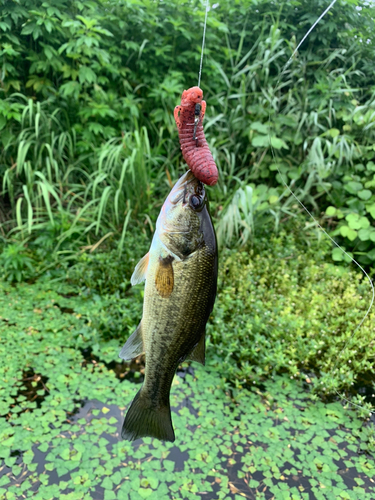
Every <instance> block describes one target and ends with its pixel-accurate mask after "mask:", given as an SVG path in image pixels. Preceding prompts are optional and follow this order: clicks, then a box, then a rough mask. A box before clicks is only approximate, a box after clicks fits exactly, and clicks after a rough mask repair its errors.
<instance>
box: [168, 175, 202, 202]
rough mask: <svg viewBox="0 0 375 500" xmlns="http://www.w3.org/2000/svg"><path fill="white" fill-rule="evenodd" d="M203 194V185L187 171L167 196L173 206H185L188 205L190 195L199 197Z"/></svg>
mask: <svg viewBox="0 0 375 500" xmlns="http://www.w3.org/2000/svg"><path fill="white" fill-rule="evenodd" d="M203 192H204V188H203V184H202V183H201V182H200V181H199V180H198V179H197V178H196V177H195V175H194V174H193V172H192V171H191V170H188V171H187V172H186V173H185V174H184V175H183V176H182V177H180V178H179V180H178V181H177V182H176V184H175V185H174V187H173V189H172V191H171V193H170V195H169V201H170V202H171V203H172V204H173V205H177V203H182V205H184V206H185V205H186V204H188V201H189V196H190V195H191V194H197V195H201V194H202V193H203Z"/></svg>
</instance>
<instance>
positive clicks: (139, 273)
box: [130, 252, 150, 286]
mask: <svg viewBox="0 0 375 500" xmlns="http://www.w3.org/2000/svg"><path fill="white" fill-rule="evenodd" d="M149 257H150V252H147V253H146V255H145V256H144V257H142V259H141V260H140V261H139V262H138V264H137V265H136V266H135V269H134V272H133V274H132V277H131V278H130V282H131V284H132V286H134V285H139V283H142V281H144V280H145V279H146V273H147V268H148V261H149Z"/></svg>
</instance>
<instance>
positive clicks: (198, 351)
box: [186, 333, 206, 366]
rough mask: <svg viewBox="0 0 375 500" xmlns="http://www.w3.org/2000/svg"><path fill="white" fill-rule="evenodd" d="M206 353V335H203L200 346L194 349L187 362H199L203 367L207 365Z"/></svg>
mask: <svg viewBox="0 0 375 500" xmlns="http://www.w3.org/2000/svg"><path fill="white" fill-rule="evenodd" d="M205 353H206V334H205V333H203V334H202V336H201V338H200V340H199V342H198V344H197V345H196V346H195V347H194V349H193V350H192V351H191V353H190V354H189V355H188V356H187V357H186V360H189V359H190V360H191V361H197V363H201V364H202V365H203V366H204V365H205V359H206V358H205Z"/></svg>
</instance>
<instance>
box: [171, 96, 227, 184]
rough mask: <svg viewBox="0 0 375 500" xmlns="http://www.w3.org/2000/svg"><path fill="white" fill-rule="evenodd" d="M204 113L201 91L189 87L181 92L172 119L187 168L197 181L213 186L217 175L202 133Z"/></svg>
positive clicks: (204, 102)
mask: <svg viewBox="0 0 375 500" xmlns="http://www.w3.org/2000/svg"><path fill="white" fill-rule="evenodd" d="M205 111H206V101H203V92H202V90H201V89H200V88H199V87H191V88H190V89H188V90H184V91H183V93H182V97H181V104H180V105H179V106H176V107H175V109H174V119H175V120H176V125H177V128H178V135H179V139H180V145H181V150H182V155H183V157H184V159H185V161H186V163H187V165H188V167H189V168H190V170H191V171H192V172H193V174H194V175H195V177H196V178H197V179H198V180H200V181H201V182H203V183H204V184H207V185H208V186H213V185H214V184H216V183H217V180H218V177H219V174H218V171H217V167H216V163H215V160H214V159H213V156H212V154H211V151H210V148H209V147H208V144H207V141H206V138H205V136H204V132H203V118H204V114H205Z"/></svg>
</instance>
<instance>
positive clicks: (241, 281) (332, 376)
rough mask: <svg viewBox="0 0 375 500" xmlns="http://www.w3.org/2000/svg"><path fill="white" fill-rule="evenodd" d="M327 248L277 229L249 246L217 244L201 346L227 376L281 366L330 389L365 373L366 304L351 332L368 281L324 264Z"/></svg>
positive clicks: (370, 338)
mask: <svg viewBox="0 0 375 500" xmlns="http://www.w3.org/2000/svg"><path fill="white" fill-rule="evenodd" d="M299 229H300V231H301V233H302V232H303V229H302V228H299ZM310 239H311V238H310ZM328 248H329V245H328V244H326V243H324V244H321V245H320V246H318V245H317V244H316V243H315V244H313V245H311V246H308V245H307V244H306V243H304V241H303V235H302V237H293V236H292V235H291V234H289V235H287V234H285V233H284V232H281V233H280V235H279V236H271V237H268V238H263V239H262V240H261V241H260V242H259V245H257V246H256V247H255V248H250V249H246V250H243V251H241V252H238V251H235V250H225V251H224V252H223V254H222V256H221V262H220V269H221V272H220V274H219V277H220V284H219V292H218V297H217V303H216V305H215V309H214V312H213V315H212V322H211V323H210V324H209V326H208V330H207V331H208V333H209V337H210V341H211V344H212V345H211V347H210V348H208V353H211V356H212V357H213V363H214V364H215V366H220V369H221V370H222V373H223V374H225V376H226V377H227V379H228V380H232V381H233V380H235V381H236V384H237V385H238V386H242V385H244V384H245V385H246V384H249V383H253V382H254V383H255V382H259V381H261V380H263V379H264V378H265V377H267V376H269V375H273V374H275V373H279V372H287V373H288V374H289V375H290V377H291V378H298V379H303V380H308V381H309V383H311V385H312V387H314V390H316V391H318V392H322V393H323V394H324V393H325V394H332V393H334V391H335V390H342V389H348V388H349V387H350V386H351V385H352V384H354V383H355V381H356V378H357V376H358V374H360V373H362V374H363V373H368V374H370V373H372V370H373V363H374V357H375V333H374V329H373V327H372V325H373V324H374V319H375V316H374V315H375V313H374V311H373V310H372V311H371V313H370V316H369V317H368V318H367V320H366V321H365V323H364V324H363V326H362V327H361V329H360V330H359V331H357V332H356V333H355V335H354V336H353V333H354V331H355V328H356V326H357V325H358V324H359V323H360V321H361V320H362V318H363V317H364V315H365V312H366V310H367V309H368V307H369V304H370V299H371V290H370V287H369V284H368V281H367V279H365V278H364V277H363V275H362V272H360V271H357V269H354V270H351V269H350V268H349V267H343V266H338V265H333V264H331V263H330V262H329V260H330V259H329V252H327V250H328ZM209 356H210V354H209Z"/></svg>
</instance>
